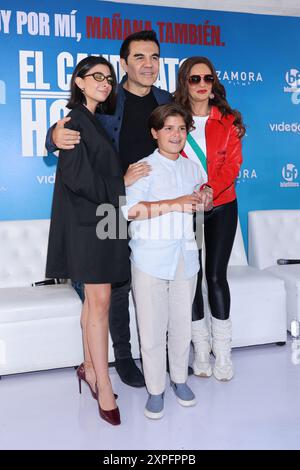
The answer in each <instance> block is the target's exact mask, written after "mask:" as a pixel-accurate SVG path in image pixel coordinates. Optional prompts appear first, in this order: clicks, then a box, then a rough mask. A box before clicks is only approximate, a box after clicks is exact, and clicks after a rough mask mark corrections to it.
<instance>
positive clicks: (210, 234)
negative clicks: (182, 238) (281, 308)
mask: <svg viewBox="0 0 300 470" xmlns="http://www.w3.org/2000/svg"><path fill="white" fill-rule="evenodd" d="M237 219H238V210H237V201H236V200H235V201H232V202H229V203H228V204H223V205H221V206H217V207H214V208H213V209H212V210H211V211H209V212H206V213H205V214H204V239H205V249H206V260H205V275H206V280H207V289H208V301H209V305H210V308H211V313H212V315H213V317H215V318H217V319H218V320H227V319H228V318H229V313H230V291H229V286H228V282H227V266H228V262H229V258H230V254H231V250H232V246H233V242H234V237H235V232H236V227H237ZM199 261H200V271H199V274H198V282H197V288H196V294H195V299H194V304H193V316H192V318H193V321H196V320H201V319H202V318H203V317H204V306H203V296H202V276H203V269H202V262H201V250H200V251H199Z"/></svg>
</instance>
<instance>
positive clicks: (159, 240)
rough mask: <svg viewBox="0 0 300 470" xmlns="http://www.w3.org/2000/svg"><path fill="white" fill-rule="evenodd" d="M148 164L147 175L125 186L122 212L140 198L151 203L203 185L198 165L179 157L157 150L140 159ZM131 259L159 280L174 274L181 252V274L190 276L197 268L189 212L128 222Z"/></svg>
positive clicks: (178, 195)
mask: <svg viewBox="0 0 300 470" xmlns="http://www.w3.org/2000/svg"><path fill="white" fill-rule="evenodd" d="M140 161H141V162H147V163H149V165H151V172H150V174H149V176H146V177H144V178H141V179H139V180H138V181H137V182H136V183H134V184H133V185H131V186H128V187H127V188H126V206H123V207H122V211H123V214H124V216H125V218H126V219H127V220H128V211H129V209H131V208H132V207H133V206H135V205H136V204H138V203H139V202H142V201H147V202H155V201H161V200H166V199H174V198H177V197H180V196H184V195H187V194H192V193H193V190H194V187H195V186H196V185H197V184H203V180H202V178H201V172H200V169H199V166H198V165H196V164H195V163H193V162H191V161H190V160H188V159H187V158H184V157H182V156H179V157H178V159H177V160H175V161H174V160H170V159H168V158H167V157H165V156H163V155H161V154H160V153H159V151H158V150H155V152H154V153H153V154H151V155H149V156H148V157H146V158H143V159H142V160H140ZM130 230H131V237H132V238H131V241H130V243H129V246H130V248H131V250H132V252H131V261H132V262H133V263H135V265H136V266H137V267H138V268H139V269H140V270H141V271H143V272H145V273H147V274H149V275H151V276H153V277H157V278H160V279H167V280H172V279H174V277H175V272H176V268H177V265H178V260H179V256H180V254H181V253H182V255H183V258H184V265H185V276H186V278H187V279H188V278H190V277H192V276H194V275H195V274H196V273H197V272H198V271H199V260H198V247H197V243H196V240H195V236H194V230H193V215H192V214H188V213H183V212H179V211H178V212H169V213H167V214H164V215H161V216H158V217H153V218H150V219H144V220H133V221H132V222H131V224H130Z"/></svg>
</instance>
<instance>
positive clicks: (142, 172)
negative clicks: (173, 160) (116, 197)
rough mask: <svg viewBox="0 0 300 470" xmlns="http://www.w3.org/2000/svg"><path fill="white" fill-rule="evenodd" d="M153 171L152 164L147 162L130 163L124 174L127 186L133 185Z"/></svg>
mask: <svg viewBox="0 0 300 470" xmlns="http://www.w3.org/2000/svg"><path fill="white" fill-rule="evenodd" d="M150 171H151V166H150V165H149V163H146V162H137V163H132V164H131V165H129V167H128V170H127V171H126V173H125V176H124V182H125V186H126V187H127V186H131V185H132V184H133V183H135V182H136V181H138V180H139V179H140V178H143V177H145V176H148V175H149V173H150Z"/></svg>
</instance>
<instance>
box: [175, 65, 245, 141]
mask: <svg viewBox="0 0 300 470" xmlns="http://www.w3.org/2000/svg"><path fill="white" fill-rule="evenodd" d="M197 64H205V65H207V66H208V68H209V69H210V71H211V74H212V75H213V77H214V81H213V86H212V93H213V94H214V98H212V99H209V104H211V105H213V106H216V107H217V108H218V109H219V110H220V112H221V113H222V115H223V116H226V115H229V114H232V115H233V116H234V117H235V120H234V123H233V124H234V125H235V126H236V127H237V129H238V131H239V136H240V137H243V136H244V135H245V132H246V129H245V126H244V123H243V119H242V115H241V113H240V112H239V111H237V110H236V109H232V108H231V107H230V106H229V104H228V102H227V100H226V90H225V88H224V86H223V85H222V83H220V80H219V79H218V76H217V73H216V70H215V67H214V66H213V64H212V63H211V61H210V60H209V59H207V57H198V56H195V57H189V58H188V59H186V60H185V61H184V62H183V64H182V65H181V66H180V67H179V71H178V76H177V87H176V91H175V94H174V98H175V102H176V103H179V104H181V105H182V106H183V107H185V108H186V109H187V110H188V111H190V112H191V113H192V112H193V110H192V106H191V102H190V98H189V89H188V81H187V79H188V78H189V75H190V72H191V69H192V68H193V67H194V65H197Z"/></svg>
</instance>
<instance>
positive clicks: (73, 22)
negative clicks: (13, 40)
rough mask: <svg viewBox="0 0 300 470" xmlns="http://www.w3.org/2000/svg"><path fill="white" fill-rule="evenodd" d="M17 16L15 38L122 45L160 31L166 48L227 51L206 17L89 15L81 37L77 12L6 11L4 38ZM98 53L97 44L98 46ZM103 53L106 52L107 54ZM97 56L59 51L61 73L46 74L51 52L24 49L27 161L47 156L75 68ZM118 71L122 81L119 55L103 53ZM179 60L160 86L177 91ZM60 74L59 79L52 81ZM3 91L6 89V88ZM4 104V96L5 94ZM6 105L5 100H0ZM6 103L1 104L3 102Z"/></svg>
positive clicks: (164, 69) (164, 65)
mask: <svg viewBox="0 0 300 470" xmlns="http://www.w3.org/2000/svg"><path fill="white" fill-rule="evenodd" d="M14 15H15V17H16V33H17V34H18V35H24V36H55V37H58V38H60V37H64V38H68V39H69V40H71V41H76V42H77V43H79V42H80V41H81V40H82V38H87V39H95V40H98V39H102V40H105V39H107V40H108V41H112V40H123V39H125V37H126V36H128V35H129V34H131V33H133V32H136V31H140V30H142V29H155V30H156V31H157V33H158V37H159V40H160V42H161V43H168V44H170V43H171V44H173V43H174V44H189V45H198V46H199V45H201V46H214V47H223V46H225V42H224V40H223V38H222V31H221V26H220V25H219V24H211V21H209V20H207V19H206V18H205V19H203V20H201V21H197V20H196V21H195V23H174V22H170V21H165V22H164V21H150V20H148V19H141V18H136V19H128V18H126V17H125V18H123V17H122V16H121V14H120V13H115V14H113V15H112V16H111V17H105V16H104V17H98V16H85V30H83V31H82V32H78V28H77V20H78V18H77V17H78V12H77V10H72V11H71V12H70V14H65V13H54V14H52V15H51V14H48V13H41V12H34V11H31V12H29V13H27V12H24V11H16V12H13V11H12V10H1V11H0V20H1V24H2V25H3V33H4V34H9V33H10V32H11V29H12V28H13V26H12V24H13V22H11V19H12V17H13V16H14ZM94 44H95V48H96V49H97V43H96V41H95V42H94ZM103 52H104V51H103ZM89 54H93V55H100V54H101V51H99V50H97V53H93V52H92V51H88V52H86V51H82V52H79V53H74V54H72V53H70V52H66V51H63V52H60V53H58V55H57V58H56V69H57V70H56V74H53V70H51V71H50V70H49V68H48V69H47V58H46V52H44V51H41V50H20V51H19V68H20V74H19V75H20V101H21V103H20V104H21V141H22V156H23V157H34V156H37V157H45V156H47V152H46V150H45V147H44V142H45V135H46V132H47V129H48V127H49V126H50V125H52V124H53V123H55V122H57V121H58V120H59V119H61V118H62V117H63V116H64V115H66V114H67V112H68V110H67V109H66V103H67V100H68V97H69V83H70V79H71V74H72V71H73V69H74V67H75V66H76V64H77V63H78V62H79V61H80V60H81V59H83V58H84V57H87V56H88V55H89ZM103 56H104V57H106V58H107V59H108V60H109V61H110V62H111V63H112V64H113V66H114V68H115V70H116V74H117V78H118V80H119V81H120V80H121V78H122V76H123V74H124V72H123V71H122V69H121V67H120V66H119V60H120V58H119V56H118V55H106V54H103ZM179 63H180V62H179V59H178V58H173V57H170V58H161V59H160V66H161V68H160V73H159V76H158V80H157V82H156V86H158V87H159V88H163V89H166V90H169V91H170V92H173V91H174V90H175V86H176V72H177V70H176V67H178V66H179ZM53 75H56V77H55V78H52V79H50V77H53ZM3 86H4V85H3ZM0 96H2V101H3V100H4V99H5V87H4V91H3V90H2V93H1V90H0ZM0 100H1V98H0ZM2 101H1V102H2Z"/></svg>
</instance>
